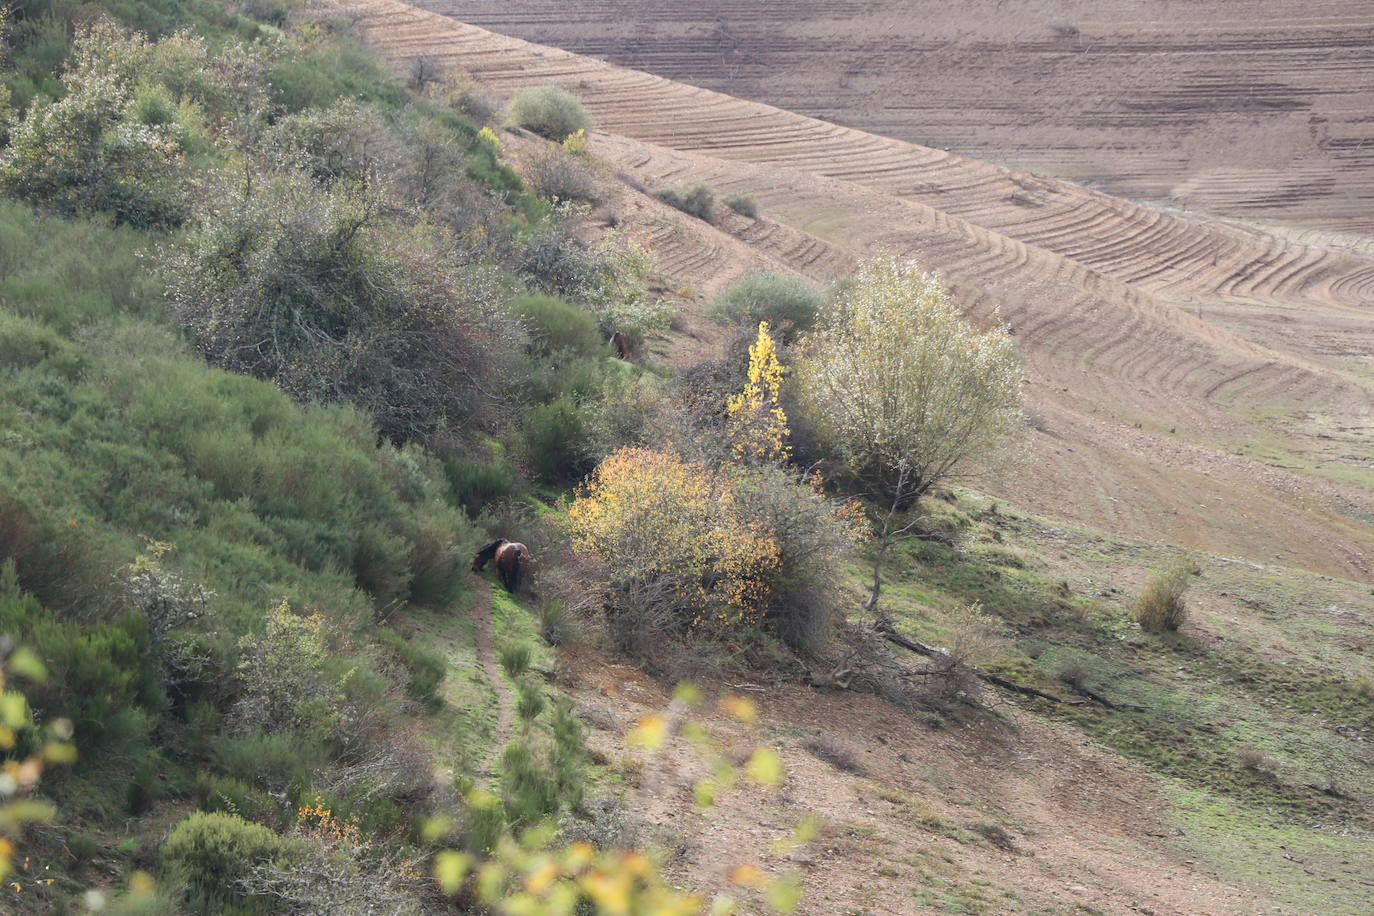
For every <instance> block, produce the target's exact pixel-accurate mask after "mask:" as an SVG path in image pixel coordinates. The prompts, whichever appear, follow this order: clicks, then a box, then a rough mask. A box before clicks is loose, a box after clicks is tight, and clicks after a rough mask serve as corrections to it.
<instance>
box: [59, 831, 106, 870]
mask: <svg viewBox="0 0 1374 916" xmlns="http://www.w3.org/2000/svg"><path fill="white" fill-rule="evenodd" d="M67 851H68V852H70V853H71V854H72V858H74V859H76V863H77V864H78V865H85V864H86V863H87V862H89V861H91V860H92V859H94V858H95V857H96V856H98V855H100V840H99V839H98V838H97V837H96V836H95V835H94V834H90V833H73V834H72V835H71V836H70V837H68V838H67Z"/></svg>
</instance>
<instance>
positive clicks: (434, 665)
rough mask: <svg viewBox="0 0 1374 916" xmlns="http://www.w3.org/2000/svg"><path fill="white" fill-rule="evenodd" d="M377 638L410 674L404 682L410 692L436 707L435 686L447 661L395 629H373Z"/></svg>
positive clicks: (436, 690) (445, 670)
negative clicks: (406, 682) (407, 681)
mask: <svg viewBox="0 0 1374 916" xmlns="http://www.w3.org/2000/svg"><path fill="white" fill-rule="evenodd" d="M377 641H378V642H380V643H381V644H382V645H383V646H385V647H386V648H387V649H388V650H390V651H391V653H392V654H393V655H395V656H396V659H397V660H398V661H400V663H401V664H402V665H404V666H405V668H406V671H407V672H408V673H409V676H410V679H409V683H408V684H407V685H406V689H407V690H408V691H409V693H410V695H411V696H412V697H414V698H415V699H417V700H419V701H420V702H422V703H425V704H427V705H429V706H437V705H438V703H439V685H440V684H441V683H442V682H443V680H444V675H446V674H447V673H448V664H447V662H445V661H444V658H443V656H442V655H439V654H438V653H437V652H431V651H429V650H428V649H425V648H423V647H421V646H418V645H416V644H415V643H414V642H412V641H411V640H408V639H406V638H405V637H404V636H402V635H401V634H400V633H397V632H396V631H395V630H389V629H386V628H385V627H383V628H381V629H379V630H377Z"/></svg>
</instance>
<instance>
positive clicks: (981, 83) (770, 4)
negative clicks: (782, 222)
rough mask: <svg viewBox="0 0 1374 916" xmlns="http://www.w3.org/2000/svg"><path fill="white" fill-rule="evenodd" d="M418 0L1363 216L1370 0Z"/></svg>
mask: <svg viewBox="0 0 1374 916" xmlns="http://www.w3.org/2000/svg"><path fill="white" fill-rule="evenodd" d="M421 5H422V6H424V7H426V8H427V9H431V10H434V11H435V12H440V13H444V14H446V15H451V16H453V17H454V18H457V19H460V20H462V21H464V22H469V23H472V24H474V25H479V26H483V27H485V28H489V29H491V30H492V31H495V32H499V33H501V34H505V35H513V36H516V37H519V38H524V39H527V40H529V41H535V42H541V43H544V44H550V45H554V46H557V47H560V48H564V49H566V50H569V51H575V52H578V53H580V54H586V55H590V56H593V57H598V58H601V59H604V60H608V61H611V62H613V63H616V64H620V65H622V66H627V67H633V68H635V69H639V70H645V71H648V72H650V73H655V74H658V75H660V76H664V77H668V78H669V79H674V80H679V81H681V82H684V83H690V84H692V85H696V86H702V87H705V88H708V89H715V90H718V91H721V92H725V93H729V94H730V95H734V96H739V97H742V98H748V99H754V100H757V101H761V102H766V103H768V104H770V105H776V106H777V107H779V108H783V109H786V110H789V111H795V112H799V113H802V114H807V115H811V116H813V117H817V118H823V119H825V120H828V121H833V122H835V123H838V124H846V125H849V126H853V127H857V128H860V129H862V130H866V131H871V132H873V133H878V134H883V135H885V136H890V137H896V138H899V139H902V140H908V141H911V142H915V143H922V144H925V145H927V146H933V147H937V148H938V147H951V148H953V149H954V150H956V151H958V152H960V153H963V154H965V155H969V156H974V157H977V158H980V159H989V160H992V161H997V162H1003V163H1007V164H1009V165H1014V166H1016V167H1018V168H1027V169H1030V170H1032V171H1035V172H1039V173H1042V174H1050V175H1059V176H1063V177H1065V178H1070V179H1073V180H1076V181H1081V182H1090V183H1092V184H1093V185H1094V186H1097V187H1101V188H1102V189H1104V190H1106V191H1108V192H1110V193H1112V194H1117V195H1120V196H1124V197H1131V198H1135V199H1145V200H1155V201H1161V202H1167V203H1170V204H1172V205H1177V206H1185V207H1190V208H1198V209H1202V210H1207V211H1209V212H1214V213H1223V214H1228V215H1234V216H1244V217H1254V216H1263V217H1268V218H1275V219H1282V220H1284V221H1286V222H1291V223H1301V224H1306V225H1313V226H1325V227H1327V228H1336V229H1344V230H1357V231H1365V232H1369V231H1370V230H1371V229H1374V206H1371V204H1374V119H1371V118H1370V117H1369V113H1370V112H1371V111H1374V7H1371V6H1370V4H1368V3H1364V2H1361V0H1313V2H1305V3H1293V2H1291V0H1100V2H1094V3H1083V2H1063V0H968V2H964V3H940V2H932V0H702V2H694V3H685V4H684V3H677V4H663V3H646V2H645V0H578V2H573V3H569V2H557V0H423V2H422V4H421Z"/></svg>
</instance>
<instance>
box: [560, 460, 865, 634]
mask: <svg viewBox="0 0 1374 916" xmlns="http://www.w3.org/2000/svg"><path fill="white" fill-rule="evenodd" d="M569 517H570V522H571V526H572V536H573V545H574V547H575V548H576V549H578V550H580V551H582V552H583V553H585V554H587V555H590V556H593V557H595V558H597V559H598V560H600V561H601V562H602V563H603V564H604V565H605V567H606V568H607V569H608V570H611V572H610V573H609V585H610V591H611V597H610V601H609V604H610V607H611V624H612V626H611V630H612V634H613V635H614V637H615V638H616V640H617V641H618V642H619V644H620V645H621V648H622V649H624V650H626V651H628V652H630V653H631V654H635V655H638V656H640V657H642V658H652V657H654V656H658V655H662V654H663V652H664V651H665V650H666V649H668V648H669V643H671V642H672V641H673V640H674V639H675V638H676V637H681V636H684V635H686V634H689V633H691V634H694V635H696V636H707V637H712V636H714V637H721V636H725V635H728V634H731V633H735V632H738V631H739V630H740V629H741V628H746V629H747V628H750V627H754V626H757V625H760V624H765V623H767V624H768V625H769V626H771V627H773V628H774V629H775V630H776V631H777V632H778V633H779V635H781V636H783V638H784V639H786V640H787V641H788V642H790V643H792V644H793V645H794V646H796V647H798V648H805V649H810V648H814V647H815V646H816V645H817V644H818V643H819V642H822V641H824V639H825V638H826V637H827V636H828V630H829V608H830V607H831V602H830V600H829V593H828V588H829V587H830V586H829V583H830V581H831V580H832V579H833V578H834V576H833V563H834V562H836V561H837V560H838V559H839V558H840V557H841V556H842V555H843V554H844V553H845V552H846V551H847V550H848V549H849V547H851V546H852V545H853V543H854V541H855V539H856V535H857V529H856V528H855V527H854V526H853V525H852V524H851V522H850V520H849V519H848V518H847V516H846V513H845V511H844V507H841V506H837V505H836V504H834V503H832V502H831V501H829V500H827V499H825V498H824V497H823V496H822V495H821V494H819V493H817V492H815V491H813V490H811V489H810V488H808V487H806V486H803V485H801V484H799V482H797V481H796V480H795V479H794V478H792V477H791V476H790V474H788V472H786V471H783V470H781V469H777V468H769V467H760V468H731V467H726V468H723V469H713V468H711V467H708V466H706V465H705V464H702V463H698V462H694V461H687V460H684V459H682V458H680V457H678V456H676V455H673V454H669V453H666V452H661V451H655V450H650V449H643V448H627V449H622V450H620V451H618V452H616V453H615V454H613V455H611V456H610V457H609V458H607V459H606V460H605V461H603V462H602V463H601V465H600V466H599V467H598V468H597V469H596V471H595V472H594V474H593V475H592V476H591V477H590V478H589V479H588V481H587V483H586V484H585V485H584V486H583V487H582V488H581V489H580V490H579V491H578V494H577V498H576V499H575V500H574V502H573V504H572V506H571V507H570V509H569ZM629 571H632V574H630V573H629Z"/></svg>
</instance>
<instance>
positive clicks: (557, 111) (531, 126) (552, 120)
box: [508, 84, 592, 143]
mask: <svg viewBox="0 0 1374 916" xmlns="http://www.w3.org/2000/svg"><path fill="white" fill-rule="evenodd" d="M508 111H509V115H510V119H511V121H512V122H513V123H515V124H518V125H519V126H521V127H523V128H525V129H526V130H531V131H534V132H535V133H536V134H539V136H541V137H544V138H545V139H548V140H553V141H554V142H556V143H561V142H562V141H563V140H565V139H567V138H568V137H569V136H571V135H572V134H574V133H576V132H577V131H579V130H580V131H588V130H591V129H592V118H591V115H589V114H587V109H585V108H583V107H582V100H581V99H579V98H578V97H577V96H575V95H573V94H572V93H571V92H569V91H568V90H566V89H564V88H562V87H560V86H555V85H553V84H549V85H547V86H539V87H537V88H530V89H524V90H522V91H520V92H519V93H517V94H516V96H515V98H513V99H511V101H510V107H509V109H508Z"/></svg>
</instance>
